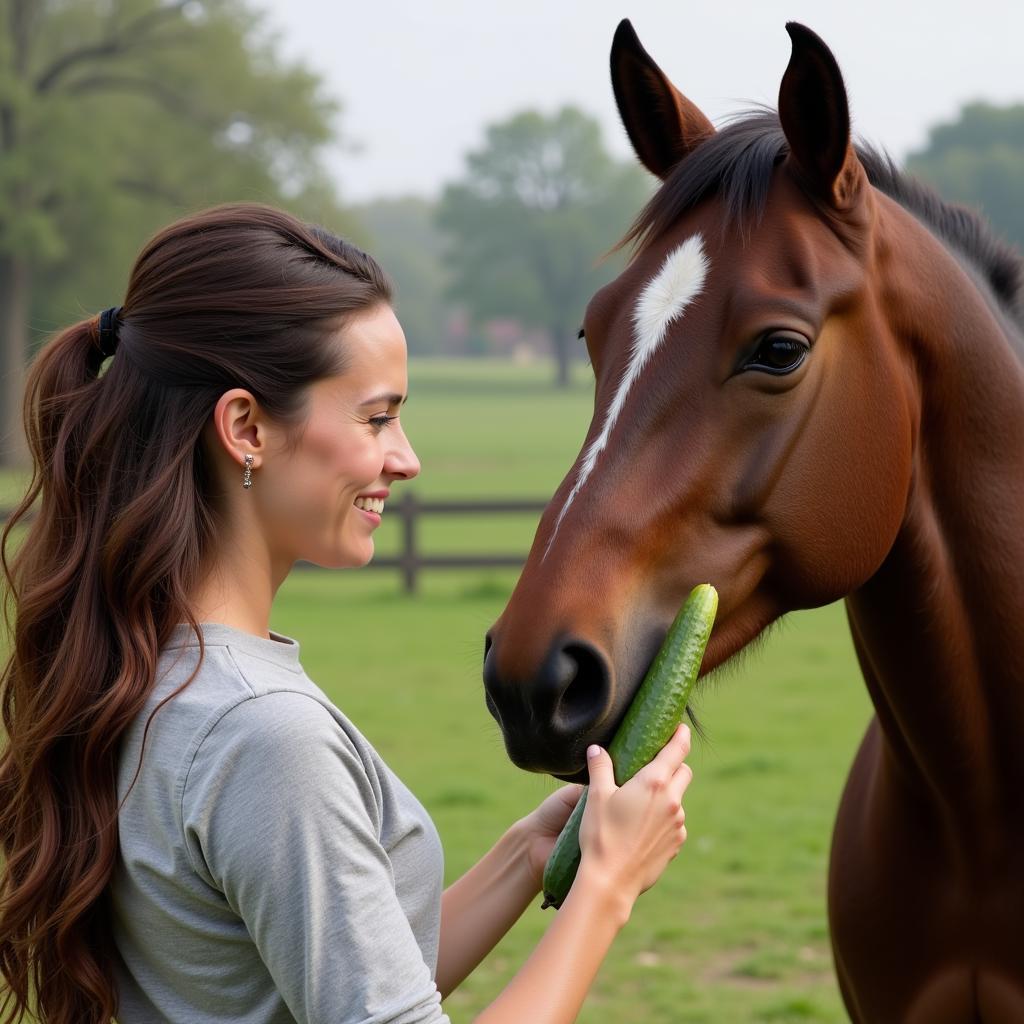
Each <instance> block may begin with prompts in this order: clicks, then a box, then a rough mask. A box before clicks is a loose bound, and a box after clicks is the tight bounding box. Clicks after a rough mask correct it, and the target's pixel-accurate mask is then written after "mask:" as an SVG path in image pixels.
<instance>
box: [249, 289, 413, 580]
mask: <svg viewBox="0 0 1024 1024" xmlns="http://www.w3.org/2000/svg"><path fill="white" fill-rule="evenodd" d="M338 343H339V344H340V345H342V346H343V348H344V351H345V353H346V356H347V358H348V364H349V365H348V369H347V371H346V372H345V373H344V374H342V375H341V376H338V377H332V378H328V379H325V380H321V381H317V382H316V383H315V384H313V385H312V386H311V387H310V394H309V401H310V414H309V420H308V423H307V425H306V427H305V432H304V433H303V435H302V438H301V441H300V442H299V446H298V448H297V449H296V450H295V451H294V453H291V454H289V453H287V452H284V451H281V450H280V447H279V446H278V447H277V448H276V449H275V446H274V445H270V446H269V450H268V451H267V454H266V456H265V458H264V459H263V460H262V461H258V462H257V466H258V467H259V468H258V469H254V470H253V473H252V483H253V486H252V488H251V489H250V490H249V491H248V492H247V493H246V494H245V495H244V497H252V498H255V499H256V504H257V508H258V510H259V516H260V519H261V520H262V521H263V524H264V529H265V530H266V531H267V535H268V536H269V537H272V538H273V543H272V547H273V557H274V559H275V560H277V559H278V558H284V559H285V560H286V562H287V564H288V565H289V567H290V565H291V564H292V562H293V561H295V560H298V559H305V560H307V561H310V562H313V563H315V564H316V565H321V566H324V567H327V568H343V567H351V566H359V565H365V564H366V563H367V562H368V561H369V560H370V558H371V557H372V556H373V533H374V530H376V528H377V527H378V526H379V525H380V522H381V513H380V507H381V500H382V499H386V498H387V495H388V493H389V491H390V489H391V485H392V484H393V483H394V482H395V481H396V480H411V479H412V478H413V477H414V476H416V474H417V473H419V471H420V464H419V460H418V459H417V458H416V453H415V452H414V451H413V450H412V446H411V445H410V444H409V441H408V439H407V438H406V436H405V433H404V432H403V430H402V425H401V422H400V421H399V419H398V414H399V407H400V405H401V403H402V402H403V401H404V400H405V396H406V395H407V394H408V370H407V365H406V346H405V334H404V333H403V331H402V328H401V326H400V325H399V323H398V320H397V319H396V318H395V314H394V312H393V311H392V309H391V307H390V306H387V305H379V306H375V307H373V308H372V309H370V310H367V311H366V312H364V313H361V314H358V315H357V316H355V317H353V318H351V319H350V320H348V322H347V323H346V325H345V326H344V327H343V328H342V329H341V330H340V332H339V336H338ZM273 437H274V439H275V440H277V439H278V438H279V437H280V435H276V434H275V435H273ZM239 486H240V485H239ZM390 500H394V496H392V498H391V499H390ZM384 514H385V515H386V514H387V513H386V512H385V513H384Z"/></svg>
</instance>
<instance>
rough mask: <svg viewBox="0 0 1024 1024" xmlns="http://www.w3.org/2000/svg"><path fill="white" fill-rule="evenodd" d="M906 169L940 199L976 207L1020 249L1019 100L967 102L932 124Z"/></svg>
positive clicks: (1022, 143) (1023, 169) (1022, 151)
mask: <svg viewBox="0 0 1024 1024" xmlns="http://www.w3.org/2000/svg"><path fill="white" fill-rule="evenodd" d="M907 169H908V170H909V171H910V172H911V173H912V174H915V175H917V176H918V177H920V178H922V179H924V180H926V181H928V182H929V183H930V184H932V185H933V186H934V187H935V188H936V189H937V190H938V191H939V192H940V193H941V194H942V195H943V196H944V197H945V198H946V199H949V200H951V201H953V202H958V203H966V204H969V205H971V206H976V207H980V208H981V209H982V210H983V212H984V213H985V214H986V215H987V217H988V219H989V220H990V221H991V222H992V224H993V226H994V227H995V229H996V231H997V232H999V233H1000V234H1002V235H1003V236H1004V237H1006V238H1007V239H1009V240H1010V241H1011V242H1014V243H1015V244H1016V245H1017V246H1018V247H1019V248H1021V249H1024V103H1018V104H1015V105H1011V106H1007V107H998V106H994V105H992V104H990V103H980V102H979V103H969V104H967V105H966V106H965V107H964V108H963V109H962V110H961V111H960V115H959V117H958V118H957V120H955V121H953V122H952V123H950V124H940V125H936V126H935V127H933V128H932V129H931V131H930V132H929V136H928V143H927V145H926V146H925V147H924V149H922V150H921V151H920V152H917V153H912V154H911V155H910V156H909V157H908V159H907Z"/></svg>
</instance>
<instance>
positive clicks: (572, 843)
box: [542, 583, 718, 907]
mask: <svg viewBox="0 0 1024 1024" xmlns="http://www.w3.org/2000/svg"><path fill="white" fill-rule="evenodd" d="M717 611H718V591H717V590H715V588H714V587H713V586H711V584H710V583H701V584H699V585H698V586H696V587H694V588H693V590H692V591H691V592H690V596H689V597H688V598H687V599H686V603H685V604H684V605H683V607H682V608H681V609H680V610H679V614H678V615H677V616H676V617H675V620H674V621H673V623H672V625H671V626H670V627H669V630H668V633H667V634H666V636H665V642H664V643H663V644H662V645H661V649H660V650H659V651H658V655H657V657H656V658H655V659H654V664H652V665H651V667H650V670H649V671H648V673H647V675H646V676H645V677H644V681H643V682H642V683H641V684H640V688H639V689H638V690H637V692H636V696H635V697H634V698H633V702H632V703H631V704H630V706H629V710H628V711H627V712H626V716H625V718H623V720H622V723H621V724H620V725H619V728H618V730H617V731H616V733H615V737H614V739H613V740H612V742H611V743H610V744H609V747H608V753H609V754H610V755H611V759H612V764H613V766H614V769H615V784H616V785H617V786H622V785H624V784H625V783H626V782H627V781H628V780H629V779H631V778H632V777H633V776H634V775H635V774H636V773H637V772H638V771H639V770H640V769H641V768H643V766H644V765H645V764H648V763H650V761H651V760H652V759H653V758H654V755H655V754H657V753H658V751H659V750H661V748H662V747H664V746H665V744H666V743H667V742H668V741H669V738H670V737H671V736H672V733H674V732H675V730H676V726H678V725H679V723H680V722H681V721H682V720H683V715H684V714H685V712H686V702H687V700H689V697H690V692H691V691H692V690H693V686H694V683H696V681H697V676H698V675H699V674H700V666H701V662H703V660H704V649H705V648H706V647H707V645H708V640H709V639H710V637H711V627H712V626H713V625H714V622H715V614H716V613H717ZM587 792H588V787H584V789H583V792H582V794H580V799H579V802H578V803H577V804H576V806H575V807H574V808H573V812H572V814H570V815H569V820H568V821H566V823H565V827H564V828H563V829H562V832H561V834H560V835H559V837H558V839H557V840H556V842H555V846H554V849H553V850H552V851H551V855H550V856H549V857H548V860H547V864H546V865H545V866H544V903H543V904H542V907H560V906H561V905H562V901H563V900H564V899H565V897H566V896H567V895H568V893H569V888H570V886H571V885H572V883H573V879H574V878H575V877H576V871H577V869H578V868H579V866H580V858H581V853H580V822H581V821H582V820H583V812H584V809H585V807H586V803H587Z"/></svg>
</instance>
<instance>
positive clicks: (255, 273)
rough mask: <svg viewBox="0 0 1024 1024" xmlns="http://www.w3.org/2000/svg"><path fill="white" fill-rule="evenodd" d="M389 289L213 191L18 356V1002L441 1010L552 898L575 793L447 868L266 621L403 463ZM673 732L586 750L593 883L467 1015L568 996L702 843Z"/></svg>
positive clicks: (392, 786)
mask: <svg viewBox="0 0 1024 1024" xmlns="http://www.w3.org/2000/svg"><path fill="white" fill-rule="evenodd" d="M390 299H391V291H390V286H389V283H388V280H387V278H386V277H385V275H384V273H383V272H382V271H381V269H380V268H379V267H378V266H377V264H376V263H375V262H374V261H373V260H372V259H371V258H370V257H369V256H367V255H366V254H365V253H363V252H361V251H359V250H358V249H356V248H354V247H353V246H351V245H349V244H347V243H346V242H344V241H342V240H341V239H338V238H336V237H334V236H333V235H331V234H329V233H328V232H326V231H324V230H322V229H319V228H316V227H311V226H308V225H305V224H303V223H301V222H299V221H297V220H295V219H294V218H293V217H291V216H289V215H287V214H285V213H282V212H280V211H277V210H274V209H271V208H269V207H265V206H260V205H251V204H234V205H228V206H221V207H217V208H215V209H211V210H207V211H205V212H203V213H199V214H197V215H195V216H191V217H188V218H186V219H184V220H181V221H179V222H177V223H175V224H172V225H171V226H170V227H168V228H166V229H165V230H163V231H162V232H160V233H159V234H158V235H156V237H155V238H153V239H152V240H151V241H150V242H149V244H148V245H147V246H146V247H145V248H144V250H143V251H142V253H141V255H140V256H139V258H138V260H137V262H136V265H135V267H134V270H133V271H132V275H131V279H130V282H129V285H128V292H127V296H126V298H125V301H124V305H123V306H122V307H118V308H112V309H109V310H106V311H105V312H104V313H103V314H101V315H100V316H98V317H92V318H90V319H88V320H84V321H82V322H81V323H79V324H76V325H75V326H73V327H70V328H68V329H67V330H65V331H64V332H63V333H61V334H59V335H58V336H57V337H56V338H54V339H53V340H52V341H51V342H50V343H49V344H48V345H46V346H45V347H44V348H43V349H42V350H41V352H40V353H39V354H38V356H37V357H36V359H35V360H34V362H33V364H32V366H31V368H30V371H29V376H28V382H27V389H26V407H25V422H26V429H27V431H28V437H29V442H30V445H31V450H32V454H33V457H34V460H35V475H34V477H33V481H32V484H31V486H30V488H29V492H28V494H27V496H26V498H25V500H24V501H23V502H22V504H21V505H20V507H19V508H18V509H17V510H16V512H15V514H14V515H13V516H12V518H11V520H10V521H9V523H8V525H7V527H6V529H5V531H4V535H3V548H4V551H5V552H6V547H7V541H8V536H9V533H10V530H11V527H12V526H13V525H14V524H15V523H16V522H17V521H18V520H20V519H21V518H22V517H23V516H24V514H25V512H26V511H27V510H28V508H29V506H30V505H32V504H33V502H34V501H35V499H36V497H37V496H39V495H40V494H41V495H42V500H41V503H40V506H39V509H38V513H37V516H36V518H35V520H34V521H33V522H32V523H31V526H30V528H29V530H28V534H27V537H26V538H25V539H24V541H23V542H22V544H21V546H20V548H19V550H18V552H17V556H16V558H15V559H14V563H13V568H12V569H7V559H6V557H5V559H4V564H5V570H6V571H7V573H8V582H9V585H10V587H11V592H12V596H13V598H14V602H15V609H16V624H15V628H14V632H13V643H12V648H11V657H10V661H9V662H8V664H7V666H6V669H5V672H4V676H3V687H4V689H3V704H2V707H3V715H4V725H5V727H6V733H7V736H8V737H9V745H8V746H7V748H6V749H5V751H4V753H3V759H2V762H0V795H2V805H0V837H2V843H3V855H4V866H3V871H4V876H3V897H4V899H3V904H2V908H0V910H2V913H0V965H2V969H3V973H4V976H5V978H6V983H7V986H8V987H9V1005H8V1012H7V1015H6V1016H5V1021H14V1020H18V1019H20V1018H21V1016H22V1012H23V1010H24V1008H25V1007H26V1005H31V1003H32V1001H33V1000H38V1006H39V1015H40V1018H41V1019H42V1020H43V1021H45V1022H48V1024H55V1022H59V1024H86V1022H88V1024H92V1022H96V1024H99V1022H103V1024H107V1022H109V1020H110V1019H111V1017H112V1016H115V1015H116V1016H117V1017H118V1019H119V1021H120V1022H121V1024H142V1022H146V1024H149V1022H153V1021H174V1022H190V1024H191V1022H197V1021H204V1022H206V1021H232V1022H247V1024H270V1022H275V1024H276V1022H286V1021H287V1022H291V1021H302V1022H306V1021H324V1022H326V1021H331V1022H342V1021H353V1022H354V1021H360V1022H381V1024H383V1022H392V1024H414V1022H415V1024H419V1022H436V1021H446V1020H447V1019H448V1018H447V1017H446V1016H445V1014H444V1012H443V1011H442V1009H441V1005H440V1004H441V999H442V998H443V997H444V996H446V995H447V994H448V993H449V992H451V991H452V989H454V988H455V987H456V986H457V985H458V984H459V983H460V982H461V981H462V980H463V979H464V978H465V977H466V976H467V975H468V974H469V973H470V971H472V970H473V968H474V967H476V965H477V964H478V963H479V962H480V961H481V960H482V959H483V957H484V956H485V955H486V954H487V953H488V952H489V951H490V950H491V949H492V948H493V946H494V945H495V943H496V942H497V941H498V940H499V939H500V938H501V936H502V935H503V934H504V933H505V932H506V931H507V930H508V929H509V927H511V925H512V924H513V923H514V922H515V920H516V919H517V918H518V917H519V915H520V914H521V913H522V911H523V910H524V909H525V908H526V906H527V905H529V904H530V903H531V902H532V901H533V899H534V898H535V897H536V895H537V893H538V892H539V890H540V883H541V872H542V869H543V865H544V862H545V859H546V857H547V855H548V853H549V851H550V850H551V848H552V845H553V843H554V839H555V837H556V836H557V834H558V833H559V831H560V830H561V827H562V825H563V823H564V822H565V820H566V818H567V817H568V814H569V812H570V811H571V809H572V807H573V805H574V804H575V802H576V800H577V798H578V795H579V792H580V787H578V786H565V787H562V788H561V789H559V790H558V791H557V792H555V793H554V794H552V795H551V796H550V797H548V798H547V799H546V800H545V801H544V802H543V803H541V804H540V806H539V807H538V808H537V809H536V810H534V811H533V812H532V813H531V814H528V815H527V816H526V817H525V818H523V819H521V820H520V821H517V822H516V823H514V824H513V825H512V826H511V827H510V828H509V829H508V831H507V832H506V833H505V834H504V835H503V836H502V837H501V839H500V840H499V841H498V843H497V844H496V845H495V846H494V848H493V849H492V850H491V851H490V852H489V853H488V854H487V855H486V856H485V857H484V858H483V860H481V861H480V863H479V864H477V865H476V866H475V867H474V868H472V869H471V870H470V871H469V872H468V873H467V874H466V875H465V876H464V877H462V878H461V879H459V880H458V881H457V882H455V883H454V884H453V885H452V886H450V887H449V888H448V889H447V890H446V891H445V892H444V893H443V894H442V891H441V885H442V854H441V847H440V843H439V841H438V837H437V833H436V831H435V829H434V827H433V824H432V823H431V820H430V818H429V817H428V815H427V813H426V811H425V810H424V808H423V807H422V806H421V805H420V803H419V802H418V801H417V800H416V798H415V797H414V796H413V795H412V793H411V792H410V791H409V790H408V789H406V788H405V786H404V785H403V784H402V783H401V781H400V780H399V779H398V778H397V777H396V776H395V775H394V774H393V773H392V772H391V770H390V769H389V768H388V767H387V765H386V764H385V763H384V762H383V761H382V760H381V758H380V757H379V755H378V754H377V753H376V751H375V750H374V749H373V748H372V747H371V745H370V744H369V743H368V742H367V741H366V739H365V738H364V737H363V736H362V735H361V734H360V733H359V731H358V729H357V728H356V726H355V725H353V724H352V723H351V722H350V721H349V720H348V718H347V717H346V716H345V715H344V713H343V712H342V711H341V710H339V709H338V708H337V707H335V706H334V705H333V704H332V703H331V701H330V700H329V699H328V698H327V697H326V696H325V695H324V694H323V692H322V691H321V690H320V689H319V688H318V687H317V686H316V684H315V683H314V682H313V681H312V680H311V679H309V677H308V676H307V675H306V674H305V672H304V671H303V669H302V666H301V664H300V662H299V645H298V643H297V642H296V641H295V640H294V639H292V638H290V637H287V636H283V635H281V634H280V633H276V632H274V631H273V630H270V629H269V627H268V623H269V620H270V612H271V605H272V602H273V598H274V595H275V593H276V591H277V589H278V587H280V585H281V583H282V582H283V581H284V579H285V577H286V576H287V574H288V572H289V571H290V569H291V567H292V565H293V564H294V563H295V562H296V560H298V559H306V560H307V561H310V562H314V563H316V564H318V565H321V566H325V567H329V568H342V567H346V566H359V565H364V564H365V563H366V562H367V561H368V560H369V559H370V557H371V555H372V553H373V532H374V529H375V528H376V527H377V525H378V524H379V522H380V507H381V506H380V503H381V501H382V500H385V499H386V497H387V495H388V493H389V491H390V489H391V487H392V486H393V485H394V484H395V483H396V482H400V481H406V480H410V479H411V478H412V477H414V476H416V474H417V473H418V471H419V463H418V461H417V459H416V455H415V454H414V452H413V450H412V448H411V447H410V445H409V442H408V440H407V439H406V437H405V435H404V433H403V431H402V426H401V423H400V421H399V410H400V408H401V405H402V403H403V402H404V400H405V396H406V393H407V379H406V346H405V339H404V336H403V334H402V330H401V327H400V326H399V324H398V321H397V320H396V319H395V316H394V313H393V312H392V309H391V305H390ZM108 357H109V363H107V364H106V365H105V368H104V367H103V366H102V364H103V361H104V360H105V359H107V358H108ZM101 369H103V372H102V373H101V372H100V371H101ZM688 749H689V737H688V733H687V731H686V729H685V727H681V728H680V730H679V731H677V734H676V735H675V736H674V737H673V738H672V740H671V741H670V742H669V743H668V744H667V745H666V747H665V748H664V749H663V750H662V752H661V753H660V754H659V755H658V756H657V757H656V758H655V760H654V762H652V764H651V765H649V766H647V767H646V768H645V769H644V770H643V771H641V772H640V773H639V774H637V775H636V776H635V777H634V778H633V779H632V780H630V781H629V782H628V783H627V784H626V785H625V786H623V787H621V788H616V786H615V783H614V780H613V775H612V770H611V761H610V759H609V757H608V754H607V753H606V752H605V751H602V750H600V749H599V748H593V750H592V751H591V752H592V753H593V754H594V755H595V756H593V757H592V758H591V759H590V761H589V771H590V780H591V795H590V798H589V800H588V805H587V810H586V814H585V816H584V819H583V826H582V835H581V846H582V850H583V857H582V863H581V866H580V870H579V873H578V876H577V879H576V882H575V884H574V885H573V888H572V891H571V892H570V894H569V896H568V898H567V899H566V901H565V903H564V904H563V906H562V908H561V909H560V910H559V911H558V913H557V914H556V915H555V916H554V919H553V921H552V923H551V925H550V927H549V929H548V931H547V933H546V934H545V935H544V937H543V939H542V940H541V942H540V943H539V944H538V946H537V949H536V951H535V952H534V953H533V954H532V955H531V956H530V957H529V959H528V960H527V961H526V963H525V964H524V966H523V967H522V968H521V970H520V971H519V973H518V974H517V975H516V976H515V977H514V978H513V980H512V981H511V982H510V984H509V985H508V986H507V988H506V989H505V990H504V991H503V992H501V994H500V995H499V996H498V998H497V999H496V1000H495V1001H494V1002H493V1003H492V1004H491V1005H490V1006H489V1007H488V1008H487V1009H486V1010H485V1011H484V1012H483V1013H482V1014H481V1015H480V1016H479V1018H478V1020H479V1021H481V1022H486V1024H494V1022H505V1021H508V1022H512V1021H515V1022H516V1024H521V1022H523V1021H531V1022H532V1021H549V1022H559V1021H571V1020H572V1019H574V1018H575V1016H576V1014H577V1012H578V1010H579V1008H580V1006H581V1004H582V1002H583V998H584V996H585V994H586V990H587V988H588V986H589V984H590V983H591V981H592V979H593V977H594V975H595V973H596V971H597V968H598V966H599V965H600V962H601V960H602V959H603V957H604V955H605V953H606V952H607V950H608V948H609V946H610V944H611V942H612V940H613V938H614V936H615V934H616V933H617V931H618V930H619V929H620V928H621V927H622V926H623V925H624V924H625V922H626V920H627V919H628V918H629V914H630V910H631V907H632V905H633V903H634V901H635V900H636V898H637V896H638V895H639V894H640V893H641V892H642V891H643V890H644V889H646V888H648V887H649V886H650V885H652V884H653V883H654V881H655V880H656V879H657V878H658V876H659V875H660V874H661V872H662V871H663V870H664V868H665V866H666V865H667V863H668V861H669V860H670V859H671V858H672V857H674V856H675V854H676V853H677V851H678V849H679V847H680V845H681V843H682V842H683V841H684V839H685V828H684V826H683V812H682V808H681V807H680V801H681V798H682V794H683V792H684V790H685V789H686V786H687V784H688V782H689V779H690V770H689V768H688V767H687V766H686V765H685V763H683V758H684V757H685V756H686V754H687V752H688Z"/></svg>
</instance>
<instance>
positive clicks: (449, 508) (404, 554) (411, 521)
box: [301, 491, 548, 594]
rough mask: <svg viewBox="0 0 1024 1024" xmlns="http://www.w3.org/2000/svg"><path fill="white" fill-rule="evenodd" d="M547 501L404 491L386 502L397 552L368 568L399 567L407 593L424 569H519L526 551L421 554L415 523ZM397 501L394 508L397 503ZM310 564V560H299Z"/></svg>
mask: <svg viewBox="0 0 1024 1024" xmlns="http://www.w3.org/2000/svg"><path fill="white" fill-rule="evenodd" d="M547 504H548V503H547V502H546V501H540V500H536V499H505V500H498V501H421V500H420V499H419V498H417V497H416V495H415V494H414V493H413V492H412V491H406V492H405V493H404V494H403V495H402V498H401V499H400V500H399V501H398V502H394V503H392V504H391V505H389V511H390V514H391V515H395V514H396V513H397V515H398V516H399V518H400V519H401V520H402V541H401V548H400V551H399V553H398V554H397V555H382V556H381V557H380V558H377V557H374V558H373V559H372V560H371V561H370V563H369V565H368V566H367V568H369V569H400V570H401V572H402V582H403V586H404V587H405V591H406V593H408V594H414V593H415V592H416V578H417V576H418V574H419V573H420V571H421V570H423V569H496V568H506V567H509V568H515V569H518V568H519V567H520V566H522V564H523V563H524V562H525V561H526V555H525V554H523V555H499V554H485V553H484V554H472V555H456V554H444V553H431V554H423V553H422V552H421V551H420V546H419V537H418V534H417V526H418V524H419V521H420V518H421V517H423V516H463V515H468V516H478V515H491V514H498V515H508V514H513V515H518V514H526V513H530V514H533V515H538V516H539V515H540V513H541V512H543V511H544V509H545V508H546V507H547ZM396 505H397V509H396V507H395V506H396ZM301 564H304V565H309V564H310V563H308V562H307V563H301ZM314 568H316V567H315V566H314Z"/></svg>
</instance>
